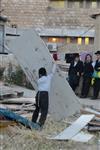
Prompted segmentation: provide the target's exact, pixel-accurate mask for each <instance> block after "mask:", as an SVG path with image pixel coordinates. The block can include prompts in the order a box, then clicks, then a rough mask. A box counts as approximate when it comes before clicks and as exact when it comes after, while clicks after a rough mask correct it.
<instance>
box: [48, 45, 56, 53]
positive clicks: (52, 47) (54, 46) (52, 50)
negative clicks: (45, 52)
mask: <svg viewBox="0 0 100 150" xmlns="http://www.w3.org/2000/svg"><path fill="white" fill-rule="evenodd" d="M47 47H48V49H49V51H50V52H56V51H57V47H58V46H57V43H47Z"/></svg>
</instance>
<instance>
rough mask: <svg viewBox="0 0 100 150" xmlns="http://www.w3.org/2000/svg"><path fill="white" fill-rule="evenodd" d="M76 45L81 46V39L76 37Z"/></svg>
mask: <svg viewBox="0 0 100 150" xmlns="http://www.w3.org/2000/svg"><path fill="white" fill-rule="evenodd" d="M77 44H78V45H81V44H82V38H81V37H78V39H77Z"/></svg>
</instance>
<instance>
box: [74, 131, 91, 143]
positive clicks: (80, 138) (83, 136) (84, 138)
mask: <svg viewBox="0 0 100 150" xmlns="http://www.w3.org/2000/svg"><path fill="white" fill-rule="evenodd" d="M92 138H93V135H92V134H89V133H84V132H82V131H81V132H79V133H78V134H77V135H75V136H74V137H72V139H71V140H73V141H76V142H83V143H86V142H88V141H89V140H91V139H92Z"/></svg>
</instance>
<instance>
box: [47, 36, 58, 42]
mask: <svg viewBox="0 0 100 150" xmlns="http://www.w3.org/2000/svg"><path fill="white" fill-rule="evenodd" d="M48 42H51V43H56V42H57V38H56V37H50V38H48Z"/></svg>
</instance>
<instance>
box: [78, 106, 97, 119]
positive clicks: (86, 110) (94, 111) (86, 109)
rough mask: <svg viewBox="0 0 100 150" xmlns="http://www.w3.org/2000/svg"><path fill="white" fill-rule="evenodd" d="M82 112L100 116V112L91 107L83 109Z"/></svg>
mask: <svg viewBox="0 0 100 150" xmlns="http://www.w3.org/2000/svg"><path fill="white" fill-rule="evenodd" d="M80 111H81V114H94V115H95V116H96V117H98V118H100V112H98V111H96V110H93V109H91V108H84V109H81V110H80Z"/></svg>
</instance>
